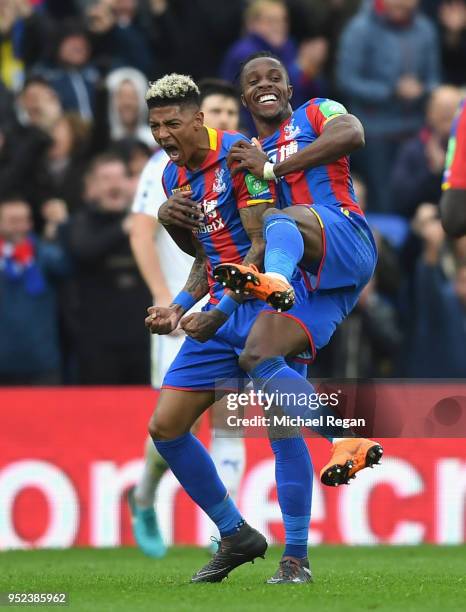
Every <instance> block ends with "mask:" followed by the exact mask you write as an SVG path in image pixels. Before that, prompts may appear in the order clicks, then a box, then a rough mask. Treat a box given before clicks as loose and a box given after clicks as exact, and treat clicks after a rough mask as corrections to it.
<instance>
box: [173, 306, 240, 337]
mask: <svg viewBox="0 0 466 612" xmlns="http://www.w3.org/2000/svg"><path fill="white" fill-rule="evenodd" d="M227 319H228V317H227V316H226V315H225V314H224V313H223V312H220V310H215V309H214V310H209V312H193V314H190V315H188V316H187V317H183V319H181V328H182V329H183V330H184V331H185V332H186V334H187V335H188V336H190V337H191V338H193V339H194V340H198V341H199V342H206V341H207V340H209V339H210V338H212V336H214V335H215V333H216V331H217V330H218V328H219V327H221V326H222V325H223V324H224V323H225V321H226V320H227Z"/></svg>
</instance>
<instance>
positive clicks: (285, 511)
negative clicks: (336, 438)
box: [271, 438, 313, 559]
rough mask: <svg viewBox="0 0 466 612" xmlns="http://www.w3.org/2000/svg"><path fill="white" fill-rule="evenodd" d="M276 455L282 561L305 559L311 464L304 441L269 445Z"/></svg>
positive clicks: (310, 494) (287, 440)
mask: <svg viewBox="0 0 466 612" xmlns="http://www.w3.org/2000/svg"><path fill="white" fill-rule="evenodd" d="M271 446H272V450H273V453H274V455H275V480H276V482H277V494H278V503H279V504H280V510H281V511H282V516H283V523H284V525H285V542H286V545H285V550H284V552H283V556H284V557H297V558H298V559H303V558H304V557H307V540H308V534H309V522H310V520H311V503H312V480H313V472H312V463H311V457H310V455H309V451H308V450H307V446H306V443H305V442H304V440H303V438H285V439H283V440H274V441H273V442H271Z"/></svg>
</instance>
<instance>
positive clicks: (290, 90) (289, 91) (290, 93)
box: [288, 85, 293, 100]
mask: <svg viewBox="0 0 466 612" xmlns="http://www.w3.org/2000/svg"><path fill="white" fill-rule="evenodd" d="M292 97H293V85H288V99H289V100H291V98H292Z"/></svg>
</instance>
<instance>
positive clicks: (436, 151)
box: [391, 85, 462, 217]
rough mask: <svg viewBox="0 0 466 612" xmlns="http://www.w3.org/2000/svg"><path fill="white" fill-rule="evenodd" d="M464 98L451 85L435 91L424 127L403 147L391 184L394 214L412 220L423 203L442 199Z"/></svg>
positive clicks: (428, 106) (394, 168) (428, 107)
mask: <svg viewBox="0 0 466 612" xmlns="http://www.w3.org/2000/svg"><path fill="white" fill-rule="evenodd" d="M461 95H462V94H461V91H460V90H459V89H458V88H457V87H453V86H451V85H442V86H440V87H438V88H436V89H434V91H433V92H432V94H431V96H430V99H429V102H428V105H427V113H426V124H425V126H424V127H423V128H422V130H421V131H420V132H419V134H418V135H417V136H415V137H414V138H412V139H410V140H408V141H407V142H405V143H404V144H403V145H402V146H401V147H400V150H399V152H398V155H397V157H396V160H395V164H394V167H393V172H392V180H391V183H392V188H391V193H392V198H393V202H392V210H393V211H394V212H397V213H399V214H401V215H405V216H406V217H412V216H413V214H414V212H415V210H416V207H417V206H418V205H419V204H420V203H421V202H438V200H439V199H440V195H441V183H442V174H443V169H444V166H445V155H446V151H447V145H448V138H449V135H450V129H451V124H452V121H453V117H454V116H455V113H456V110H457V108H458V104H459V102H460V100H461Z"/></svg>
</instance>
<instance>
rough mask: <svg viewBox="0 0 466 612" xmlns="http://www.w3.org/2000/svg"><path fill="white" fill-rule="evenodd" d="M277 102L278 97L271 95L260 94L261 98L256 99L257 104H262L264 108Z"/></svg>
mask: <svg viewBox="0 0 466 612" xmlns="http://www.w3.org/2000/svg"><path fill="white" fill-rule="evenodd" d="M277 101H278V97H277V96H276V95H275V94H273V93H270V94H262V96H259V98H258V102H259V104H262V105H265V106H267V105H272V104H275V102H277Z"/></svg>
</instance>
